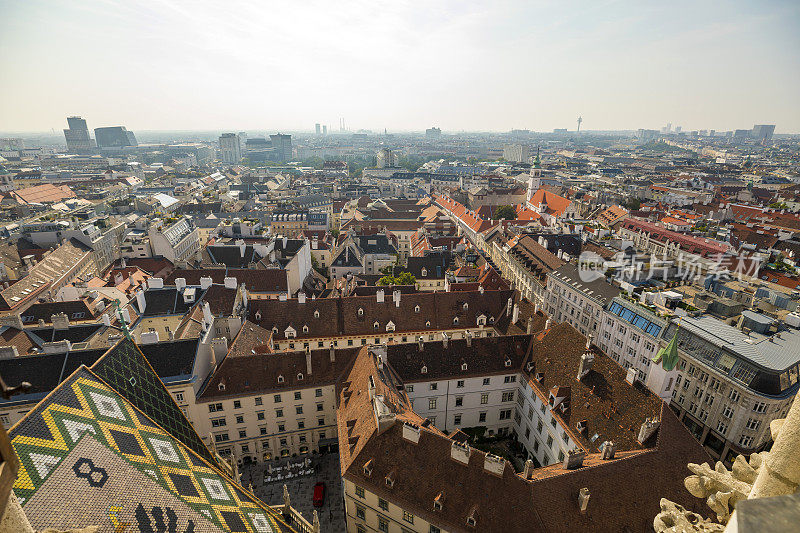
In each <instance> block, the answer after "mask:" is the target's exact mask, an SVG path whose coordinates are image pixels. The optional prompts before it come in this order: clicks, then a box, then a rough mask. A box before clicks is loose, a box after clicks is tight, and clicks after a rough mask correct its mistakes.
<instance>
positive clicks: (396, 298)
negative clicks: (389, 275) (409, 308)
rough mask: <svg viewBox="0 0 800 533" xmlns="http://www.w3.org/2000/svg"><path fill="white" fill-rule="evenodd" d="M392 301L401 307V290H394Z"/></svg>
mask: <svg viewBox="0 0 800 533" xmlns="http://www.w3.org/2000/svg"><path fill="white" fill-rule="evenodd" d="M392 301H393V302H394V306H395V307H400V290H399V289H398V290H395V291H392Z"/></svg>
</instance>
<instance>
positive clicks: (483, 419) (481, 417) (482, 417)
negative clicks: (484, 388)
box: [478, 411, 486, 422]
mask: <svg viewBox="0 0 800 533" xmlns="http://www.w3.org/2000/svg"><path fill="white" fill-rule="evenodd" d="M478 422H486V411H484V412H482V413H480V414H479V415H478Z"/></svg>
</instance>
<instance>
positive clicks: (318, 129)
mask: <svg viewBox="0 0 800 533" xmlns="http://www.w3.org/2000/svg"><path fill="white" fill-rule="evenodd" d="M314 130H315V131H316V133H317V135H319V134H320V133H321V128H320V125H319V122H317V123H316V124H314Z"/></svg>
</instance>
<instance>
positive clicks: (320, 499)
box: [314, 481, 325, 507]
mask: <svg viewBox="0 0 800 533" xmlns="http://www.w3.org/2000/svg"><path fill="white" fill-rule="evenodd" d="M323 503H325V482H324V481H320V482H319V483H317V484H316V485H314V507H322V504H323Z"/></svg>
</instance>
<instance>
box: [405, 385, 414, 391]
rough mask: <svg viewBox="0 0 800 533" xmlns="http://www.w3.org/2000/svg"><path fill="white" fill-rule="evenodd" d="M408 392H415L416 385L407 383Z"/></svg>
mask: <svg viewBox="0 0 800 533" xmlns="http://www.w3.org/2000/svg"><path fill="white" fill-rule="evenodd" d="M406 392H414V385H406Z"/></svg>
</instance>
